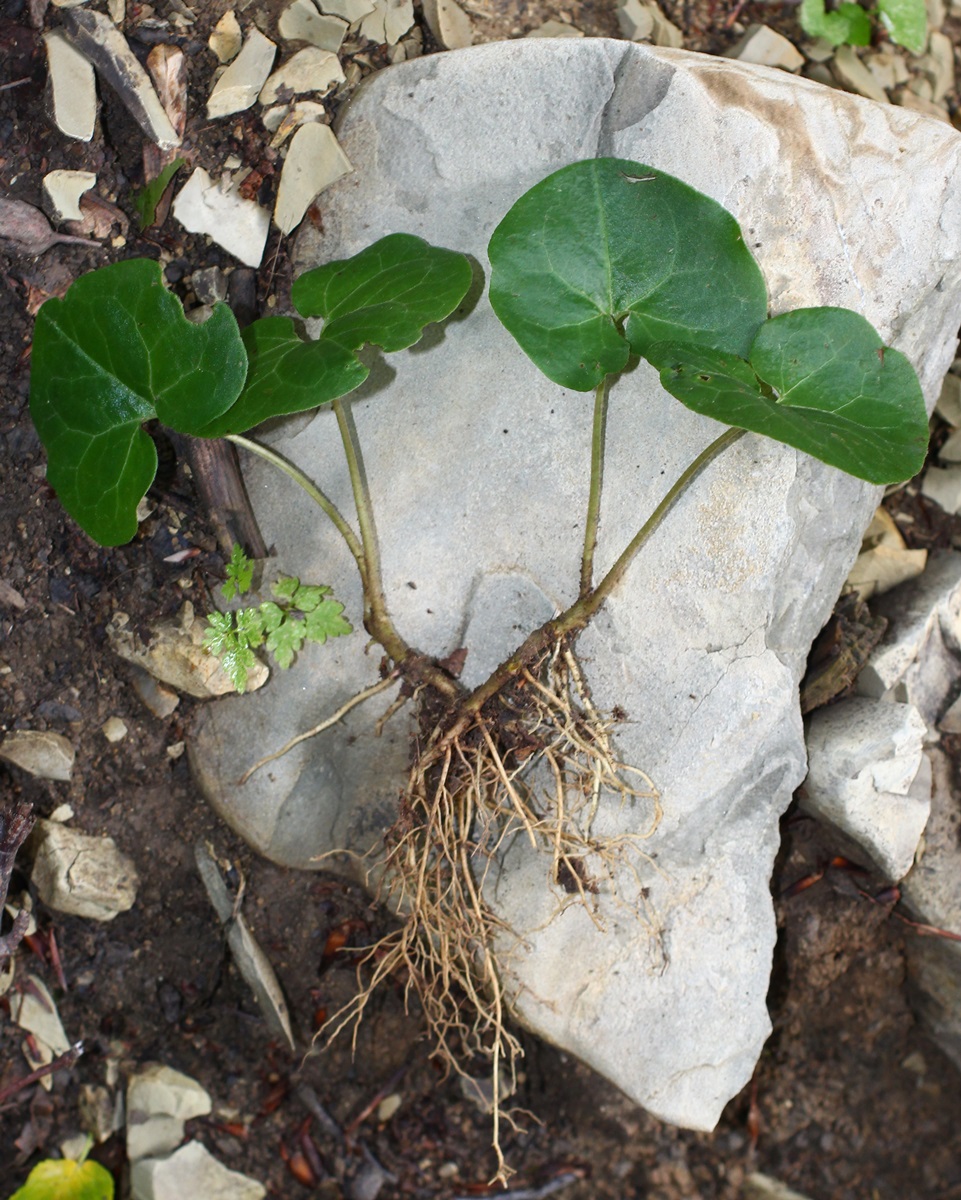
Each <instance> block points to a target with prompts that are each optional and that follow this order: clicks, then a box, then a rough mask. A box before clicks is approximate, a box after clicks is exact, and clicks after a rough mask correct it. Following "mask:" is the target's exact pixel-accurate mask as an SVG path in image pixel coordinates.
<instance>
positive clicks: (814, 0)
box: [798, 0, 924, 46]
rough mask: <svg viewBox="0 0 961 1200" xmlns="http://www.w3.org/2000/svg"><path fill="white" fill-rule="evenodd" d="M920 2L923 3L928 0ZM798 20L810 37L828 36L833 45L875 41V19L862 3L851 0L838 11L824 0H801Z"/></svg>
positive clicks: (865, 44) (853, 44)
mask: <svg viewBox="0 0 961 1200" xmlns="http://www.w3.org/2000/svg"><path fill="white" fill-rule="evenodd" d="M920 3H921V4H922V6H923V4H924V0H920ZM798 20H799V21H800V22H801V28H802V29H803V30H804V32H805V33H806V34H807V35H808V36H809V37H820V38H824V39H825V41H828V42H830V43H831V45H832V46H842V45H845V44H847V45H849V46H869V45H870V44H871V19H870V17H869V16H868V14H867V13H866V12H865V11H864V9H863V8H862V7H861V6H860V4H852V3H850V0H845V3H843V4H839V5H838V7H837V9H836V10H835V11H834V12H828V11H827V10H826V9H825V7H824V0H801V7H800V8H799V10H798Z"/></svg>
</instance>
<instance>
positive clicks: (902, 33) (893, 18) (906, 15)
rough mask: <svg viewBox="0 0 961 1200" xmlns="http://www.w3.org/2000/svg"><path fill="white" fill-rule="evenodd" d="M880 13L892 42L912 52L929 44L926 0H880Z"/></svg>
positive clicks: (919, 52) (920, 50) (918, 50)
mask: <svg viewBox="0 0 961 1200" xmlns="http://www.w3.org/2000/svg"><path fill="white" fill-rule="evenodd" d="M878 15H879V16H880V18H881V24H882V25H883V26H884V28H885V29H886V30H887V31H888V36H889V37H890V39H891V41H892V42H897V44H898V45H899V46H904V47H905V49H907V50H910V51H911V53H912V54H922V53H923V52H924V48H925V46H926V45H927V44H928V10H927V6H926V4H925V2H924V0H878Z"/></svg>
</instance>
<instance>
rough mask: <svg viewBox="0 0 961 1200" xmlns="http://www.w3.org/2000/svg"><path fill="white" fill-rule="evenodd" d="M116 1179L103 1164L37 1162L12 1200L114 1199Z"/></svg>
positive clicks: (69, 1161) (69, 1160) (66, 1161)
mask: <svg viewBox="0 0 961 1200" xmlns="http://www.w3.org/2000/svg"><path fill="white" fill-rule="evenodd" d="M113 1195H114V1187H113V1176H112V1175H111V1174H110V1172H109V1171H108V1170H107V1169H106V1167H102V1166H101V1165H100V1163H96V1162H90V1161H87V1162H74V1160H73V1159H72V1158H62V1159H47V1160H46V1161H45V1162H42V1163H38V1164H37V1165H36V1166H35V1167H34V1168H33V1170H32V1171H31V1172H30V1175H29V1176H28V1178H27V1182H26V1183H25V1184H24V1185H23V1187H22V1188H18V1189H17V1191H15V1192H14V1193H13V1195H12V1196H11V1197H10V1200H113Z"/></svg>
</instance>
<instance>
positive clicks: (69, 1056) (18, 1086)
mask: <svg viewBox="0 0 961 1200" xmlns="http://www.w3.org/2000/svg"><path fill="white" fill-rule="evenodd" d="M81 1054H83V1042H74V1044H73V1045H72V1046H71V1047H70V1049H69V1050H67V1051H66V1052H65V1053H63V1054H61V1055H60V1056H59V1057H58V1058H55V1059H54V1060H53V1062H49V1063H47V1064H46V1065H45V1066H42V1067H37V1069H36V1070H35V1071H31V1072H30V1074H29V1075H24V1076H23V1077H22V1078H20V1079H15V1080H14V1081H13V1083H8V1084H7V1086H6V1087H3V1088H0V1105H2V1104H6V1102H7V1101H8V1100H9V1099H10V1098H11V1097H12V1096H15V1095H16V1094H17V1092H22V1091H23V1089H24V1088H28V1087H29V1086H30V1085H31V1083H37V1082H39V1081H40V1080H41V1079H43V1078H44V1076H46V1075H52V1074H53V1073H54V1071H59V1070H61V1069H63V1068H64V1067H72V1066H73V1065H74V1063H75V1062H76V1061H77V1059H78V1058H79V1057H80V1055H81Z"/></svg>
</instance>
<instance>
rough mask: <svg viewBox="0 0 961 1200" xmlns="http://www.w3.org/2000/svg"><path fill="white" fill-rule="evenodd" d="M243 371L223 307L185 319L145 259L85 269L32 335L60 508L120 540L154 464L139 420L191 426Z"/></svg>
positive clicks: (39, 407) (104, 538) (35, 379)
mask: <svg viewBox="0 0 961 1200" xmlns="http://www.w3.org/2000/svg"><path fill="white" fill-rule="evenodd" d="M246 370H247V357H246V355H245V353H244V347H243V342H242V341H241V338H240V331H239V329H238V328H237V322H236V320H235V319H234V315H233V313H232V312H231V311H230V309H229V308H227V306H226V305H224V304H218V305H217V306H216V307H215V308H214V311H213V313H212V314H211V316H210V318H209V319H208V320H207V321H206V322H205V323H204V324H202V325H196V324H193V323H192V322H190V321H188V320H187V318H186V317H185V316H184V312H183V308H182V307H181V305H180V302H179V301H178V300H177V298H176V297H175V296H173V295H172V294H171V293H170V292H168V291H167V289H166V288H165V287H164V285H163V279H162V276H161V271H160V265H159V264H158V263H155V262H151V261H149V260H147V259H131V260H129V261H127V262H121V263H115V264H113V265H112V266H109V267H103V268H101V269H100V270H98V271H92V272H91V273H90V274H89V275H84V276H82V277H81V278H80V279H78V280H77V281H76V283H74V284H73V285H72V286H71V288H70V289H69V291H68V292H67V294H66V296H65V297H64V298H63V299H62V300H56V299H54V300H48V301H47V303H46V304H44V306H43V307H42V308H41V309H40V312H39V313H38V315H37V324H36V328H35V331H34V339H33V355H32V372H31V379H30V412H31V415H32V417H33V421H34V424H35V425H36V427H37V432H38V433H39V435H40V439H41V441H42V442H43V444H44V446H45V447H46V450H47V478H48V480H49V481H50V484H51V486H52V487H53V488H54V489H55V491H56V492H57V495H58V496H59V497H60V500H61V502H62V504H63V506H64V508H65V509H66V510H67V512H69V513H70V515H71V516H72V517H73V518H74V519H75V520H76V521H77V522H78V523H79V524H80V525H82V526H83V528H84V529H85V530H86V531H87V533H89V534H90V536H91V537H93V538H94V539H95V540H96V541H98V542H100V543H101V545H104V546H116V545H119V544H120V543H121V542H126V541H129V540H130V538H132V537H133V536H134V534H135V533H136V531H137V517H136V510H137V504H138V502H139V501H140V499H141V498H142V497H143V495H144V493H145V492H146V490H147V488H148V487H149V486H150V484H151V482H152V480H153V477H154V474H155V472H156V465H157V456H156V451H155V450H154V447H153V443H152V442H151V440H150V438H149V437H148V436H147V434H146V433H144V432H143V430H142V428H141V425H142V424H143V422H144V421H149V420H151V419H152V418H154V417H159V419H160V420H161V421H162V422H163V423H164V424H165V425H169V426H170V427H171V428H172V429H175V430H177V431H178V432H180V433H199V431H200V430H201V429H202V428H203V427H204V426H205V425H207V424H209V422H210V421H211V420H212V419H213V418H214V417H216V416H218V415H219V414H220V413H222V412H224V411H225V410H226V409H227V408H229V407H230V405H231V404H232V403H233V402H234V400H235V399H236V397H237V395H238V393H239V392H240V389H241V387H242V386H243V382H244V375H245V373H246Z"/></svg>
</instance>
